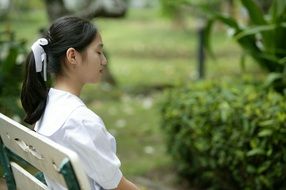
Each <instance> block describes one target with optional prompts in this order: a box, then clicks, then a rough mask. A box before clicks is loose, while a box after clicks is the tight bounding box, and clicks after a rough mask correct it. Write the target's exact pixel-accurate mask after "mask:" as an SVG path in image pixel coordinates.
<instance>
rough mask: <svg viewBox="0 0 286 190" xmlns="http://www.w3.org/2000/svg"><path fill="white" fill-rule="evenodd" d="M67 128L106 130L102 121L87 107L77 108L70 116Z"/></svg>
mask: <svg viewBox="0 0 286 190" xmlns="http://www.w3.org/2000/svg"><path fill="white" fill-rule="evenodd" d="M65 125H66V126H70V127H77V128H78V127H79V126H81V127H85V128H87V129H88V128H92V129H93V130H94V129H95V128H105V125H104V123H103V121H102V119H101V118H100V117H99V116H98V115H97V114H96V113H95V112H93V111H92V110H90V109H89V108H87V107H86V106H80V107H77V108H76V109H75V110H73V112H72V113H71V114H70V116H69V117H68V119H67V121H66V124H65Z"/></svg>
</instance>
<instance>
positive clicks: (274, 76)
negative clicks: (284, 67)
mask: <svg viewBox="0 0 286 190" xmlns="http://www.w3.org/2000/svg"><path fill="white" fill-rule="evenodd" d="M282 78H283V74H282V73H270V74H269V75H268V77H267V79H266V80H265V82H264V86H265V87H269V86H271V85H272V84H273V83H274V82H275V81H276V80H278V79H282Z"/></svg>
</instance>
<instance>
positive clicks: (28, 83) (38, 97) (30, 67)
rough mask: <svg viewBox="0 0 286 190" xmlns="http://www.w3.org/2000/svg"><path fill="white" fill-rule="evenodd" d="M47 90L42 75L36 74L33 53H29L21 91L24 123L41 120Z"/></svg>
mask: <svg viewBox="0 0 286 190" xmlns="http://www.w3.org/2000/svg"><path fill="white" fill-rule="evenodd" d="M48 90H49V89H48V88H47V86H46V83H45V81H44V79H43V77H42V73H40V72H36V65H35V58H34V55H33V52H30V54H29V55H28V57H27V60H26V76H25V78H24V82H23V86H22V91H21V102H22V106H23V108H24V110H25V112H26V116H25V118H24V121H25V122H27V123H29V124H34V123H36V121H38V120H39V119H40V118H41V116H42V114H43V113H44V111H45V108H46V102H47V96H48Z"/></svg>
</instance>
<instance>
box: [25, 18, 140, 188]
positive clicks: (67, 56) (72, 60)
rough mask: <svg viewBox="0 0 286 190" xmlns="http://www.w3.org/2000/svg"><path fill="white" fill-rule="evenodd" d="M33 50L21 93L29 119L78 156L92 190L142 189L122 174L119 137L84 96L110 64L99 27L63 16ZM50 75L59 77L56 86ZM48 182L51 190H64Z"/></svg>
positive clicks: (55, 80) (38, 129) (56, 78)
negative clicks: (84, 89)
mask: <svg viewBox="0 0 286 190" xmlns="http://www.w3.org/2000/svg"><path fill="white" fill-rule="evenodd" d="M31 49H32V51H31V52H30V54H29V55H28V57H27V61H26V76H25V79H24V82H23V86H22V92H21V102H22V105H23V108H24V110H25V112H26V117H25V119H24V121H25V122H27V123H29V124H35V130H36V131H37V132H38V133H40V134H41V135H44V136H46V137H48V138H49V139H52V140H53V141H55V142H57V143H59V144H61V145H63V146H65V147H67V148H69V149H72V150H74V151H75V152H77V154H78V155H79V158H80V160H81V162H82V163H83V167H84V170H85V172H86V174H87V176H88V178H89V181H90V186H91V189H92V190H99V189H118V190H121V189H122V190H137V189H138V188H137V187H136V186H135V185H134V184H133V183H131V182H130V181H128V180H127V179H126V178H124V176H123V175H122V173H121V171H120V161H119V159H118V158H117V156H116V142H115V139H114V137H113V136H112V135H111V134H109V133H108V132H107V130H106V128H105V126H104V123H103V122H102V120H101V119H100V117H99V116H97V115H96V114H95V113H93V112H92V111H91V110H90V109H88V108H87V107H86V105H85V104H84V103H83V102H82V101H81V100H80V98H79V96H80V92H81V89H82V87H83V86H84V84H86V83H96V82H98V81H99V80H100V77H101V75H102V73H103V70H104V66H105V65H106V64H107V60H106V58H105V56H104V54H103V43H102V39H101V36H100V33H99V32H98V31H97V29H96V28H95V26H93V25H92V24H91V23H90V22H88V21H86V20H83V19H80V18H77V17H62V18H59V19H58V20H56V21H55V22H54V23H53V24H52V25H51V27H50V29H49V31H48V33H47V35H46V36H45V37H44V38H41V39H39V40H37V41H36V42H35V43H34V44H33V45H32V48H31ZM47 72H48V73H50V74H52V75H53V76H54V86H53V87H52V88H48V87H47V83H46V81H47ZM46 181H47V184H48V186H49V188H51V189H54V190H58V189H60V190H61V189H64V188H63V187H62V186H60V185H59V184H56V183H54V182H53V181H51V180H49V179H48V178H46Z"/></svg>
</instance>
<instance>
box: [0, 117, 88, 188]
mask: <svg viewBox="0 0 286 190" xmlns="http://www.w3.org/2000/svg"><path fill="white" fill-rule="evenodd" d="M0 134H1V136H0V146H1V147H0V160H1V166H2V168H3V170H4V177H5V179H6V184H7V187H8V190H16V189H17V190H34V189H35V190H43V189H48V187H47V186H46V184H45V183H43V182H41V181H40V180H39V179H37V178H36V177H35V176H34V175H32V174H30V173H29V172H28V171H27V170H26V169H24V168H23V167H22V166H21V165H23V164H21V163H20V164H19V162H18V161H17V160H19V159H20V160H24V161H26V162H28V163H29V164H31V165H32V166H34V167H35V168H37V169H38V170H39V171H41V172H43V173H44V174H45V175H46V176H47V177H48V178H49V179H50V180H53V181H54V182H56V183H59V184H61V185H62V186H64V187H66V188H67V189H70V190H80V189H81V190H89V189H90V185H89V182H88V179H87V177H86V174H85V173H84V171H83V169H82V167H81V164H80V161H79V159H78V156H77V154H76V153H75V152H73V151H71V150H69V149H67V148H65V147H63V146H61V145H59V144H56V143H55V142H53V141H51V140H49V139H47V138H45V137H43V136H41V135H39V134H37V133H36V132H34V131H32V130H31V129H29V128H27V127H25V126H23V125H21V124H19V123H17V122H16V121H14V120H12V119H10V118H8V117H6V116H5V115H3V114H1V113H0ZM17 157H18V158H17ZM15 158H16V159H15ZM20 162H21V161H20Z"/></svg>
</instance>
